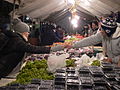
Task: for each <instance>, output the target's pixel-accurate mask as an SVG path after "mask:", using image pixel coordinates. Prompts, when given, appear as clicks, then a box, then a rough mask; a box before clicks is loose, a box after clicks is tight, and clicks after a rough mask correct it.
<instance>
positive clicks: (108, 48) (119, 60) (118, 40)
mask: <svg viewBox="0 0 120 90" xmlns="http://www.w3.org/2000/svg"><path fill="white" fill-rule="evenodd" d="M98 43H102V47H103V51H104V54H105V56H107V57H108V61H109V62H111V63H113V64H116V65H119V66H120V27H119V26H118V27H117V23H116V22H115V21H114V20H113V19H111V18H106V19H104V20H103V21H102V22H101V27H100V31H99V32H98V33H96V34H95V35H92V36H90V37H87V38H85V39H83V40H81V41H78V42H76V43H75V44H73V45H72V46H67V47H73V48H81V47H86V46H93V45H96V44H98Z"/></svg>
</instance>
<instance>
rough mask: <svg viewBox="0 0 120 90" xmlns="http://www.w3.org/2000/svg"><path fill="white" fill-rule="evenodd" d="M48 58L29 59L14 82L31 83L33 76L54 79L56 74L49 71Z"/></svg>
mask: <svg viewBox="0 0 120 90" xmlns="http://www.w3.org/2000/svg"><path fill="white" fill-rule="evenodd" d="M47 67H48V66H47V60H45V59H43V60H35V61H28V62H27V64H26V66H25V67H24V68H23V69H22V70H21V71H20V73H19V74H18V75H17V78H16V81H15V82H12V83H21V84H26V83H30V81H31V80H32V79H33V78H36V79H43V80H52V79H54V75H53V74H52V73H49V72H48V71H47Z"/></svg>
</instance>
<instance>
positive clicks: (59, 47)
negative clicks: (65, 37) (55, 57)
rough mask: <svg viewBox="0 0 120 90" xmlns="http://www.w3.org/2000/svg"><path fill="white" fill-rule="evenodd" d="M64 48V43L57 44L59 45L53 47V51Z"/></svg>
mask: <svg viewBox="0 0 120 90" xmlns="http://www.w3.org/2000/svg"><path fill="white" fill-rule="evenodd" d="M64 48H65V47H64V46H63V45H57V46H54V47H51V52H56V51H61V50H63V49H64Z"/></svg>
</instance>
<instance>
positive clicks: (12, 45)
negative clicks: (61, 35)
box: [0, 33, 50, 77]
mask: <svg viewBox="0 0 120 90" xmlns="http://www.w3.org/2000/svg"><path fill="white" fill-rule="evenodd" d="M7 36H8V37H9V41H8V42H7V45H6V46H5V47H4V48H3V49H2V50H1V51H0V77H2V76H6V75H8V74H9V73H10V72H11V71H12V70H13V69H14V68H15V67H16V66H17V65H18V63H19V62H21V61H22V59H23V57H24V55H25V53H26V52H27V53H36V54H44V53H49V52H50V48H49V47H41V46H33V45H30V44H29V43H28V42H26V41H25V39H24V38H23V37H22V36H21V35H20V34H17V33H7Z"/></svg>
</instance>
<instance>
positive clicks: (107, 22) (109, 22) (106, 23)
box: [101, 18, 117, 29]
mask: <svg viewBox="0 0 120 90" xmlns="http://www.w3.org/2000/svg"><path fill="white" fill-rule="evenodd" d="M101 26H102V27H105V28H109V29H116V28H117V23H116V21H115V20H114V19H112V18H106V19H104V20H102V22H101Z"/></svg>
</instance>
